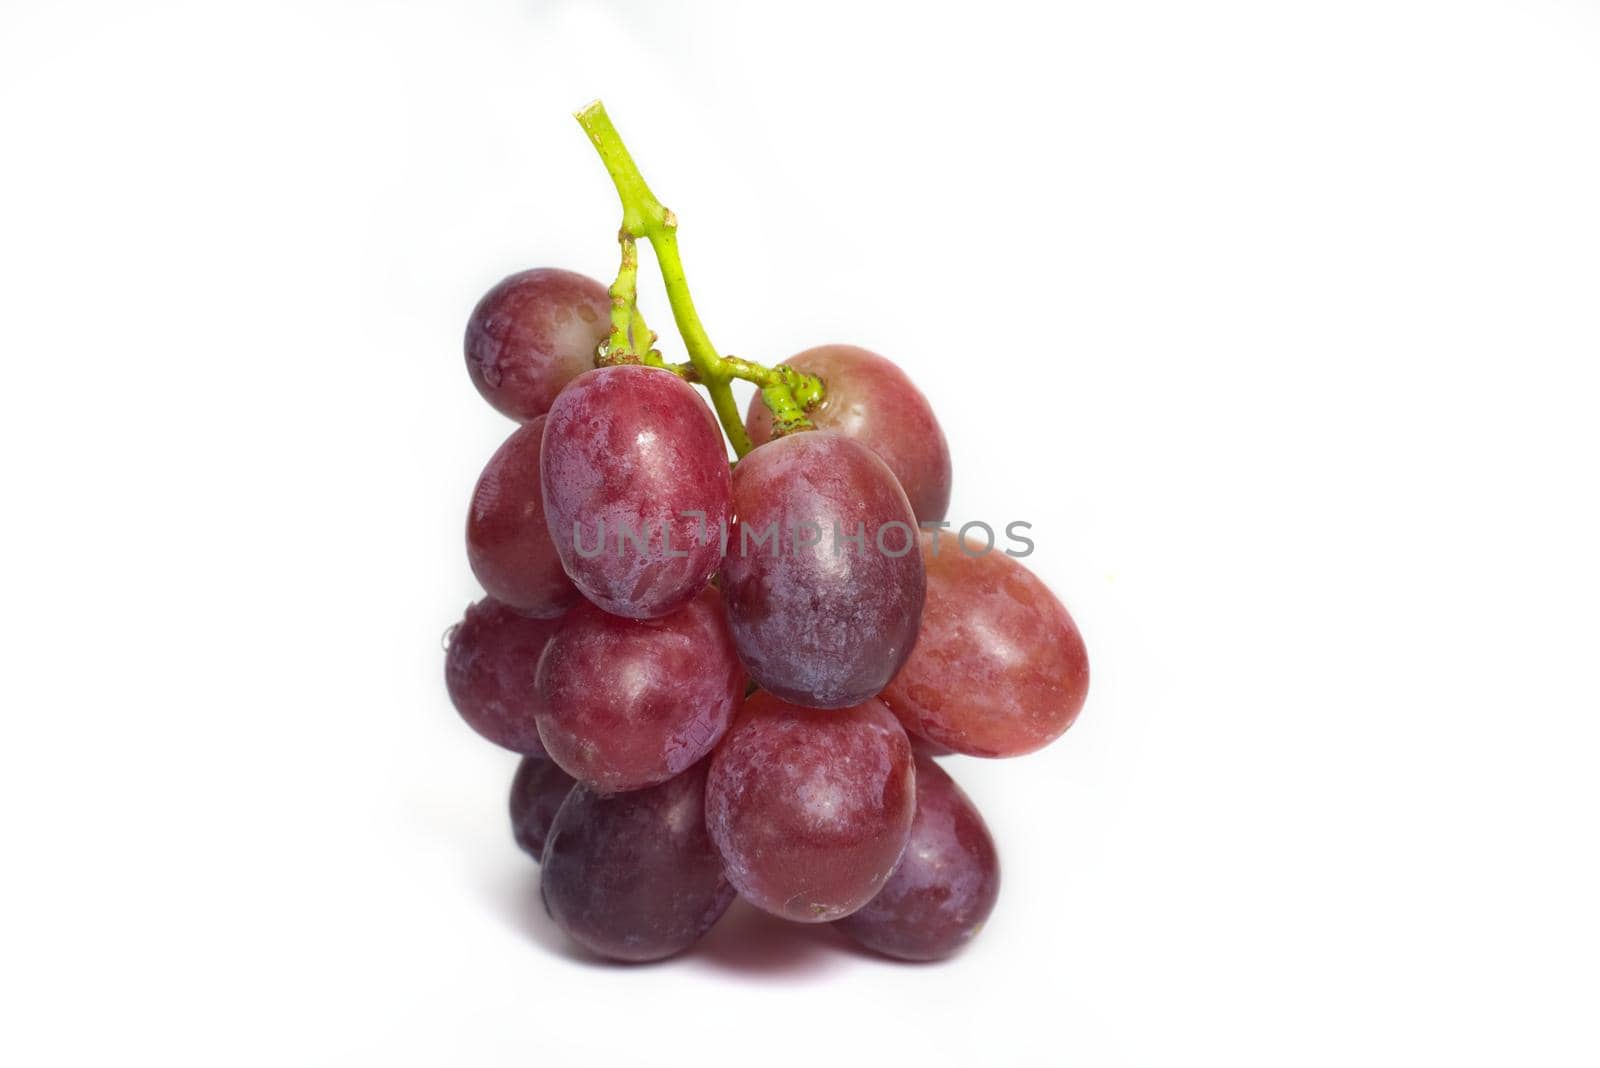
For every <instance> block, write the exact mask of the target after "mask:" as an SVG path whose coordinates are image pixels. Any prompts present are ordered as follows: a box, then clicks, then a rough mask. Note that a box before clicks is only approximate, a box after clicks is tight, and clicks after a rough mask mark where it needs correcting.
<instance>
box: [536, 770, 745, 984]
mask: <svg viewBox="0 0 1600 1068" xmlns="http://www.w3.org/2000/svg"><path fill="white" fill-rule="evenodd" d="M705 783H706V765H705V764H704V763H701V764H698V765H696V766H695V767H693V768H690V769H689V770H688V771H686V772H684V773H683V774H682V775H679V776H678V777H677V778H675V779H669V780H668V781H666V782H664V783H661V784H660V785H658V786H652V787H650V788H649V789H645V790H634V791H632V792H631V793H626V794H611V795H609V796H608V795H605V794H600V793H597V792H596V791H594V790H592V789H590V788H589V787H587V786H584V785H582V784H579V785H578V786H575V787H573V789H572V793H571V794H569V795H568V796H567V800H566V802H565V803H563V804H562V806H561V811H560V812H558V813H556V819H555V823H554V824H553V825H552V826H551V828H550V834H549V838H548V839H547V840H546V842H545V847H544V857H543V860H542V861H541V868H542V873H541V880H540V881H541V887H542V889H543V893H544V903H545V908H546V909H548V910H549V912H550V916H551V918H552V919H554V920H555V921H556V923H557V924H558V925H560V927H561V929H562V930H564V931H566V932H567V934H568V935H570V936H571V937H572V938H573V939H574V940H575V941H577V942H578V943H580V944H581V945H583V946H585V947H587V948H588V949H589V950H591V951H593V952H595V953H598V954H599V955H600V956H602V957H610V958H612V959H615V960H623V961H649V960H660V959H661V958H662V957H670V956H671V955H672V954H674V953H677V952H679V951H681V950H683V949H686V948H688V947H689V946H690V945H692V944H693V943H694V942H695V941H696V940H698V939H699V938H700V936H701V935H703V934H705V933H706V932H707V931H708V930H710V929H711V925H712V924H714V923H716V922H717V919H718V918H719V917H720V916H721V915H722V913H723V912H724V911H725V910H726V909H727V907H728V904H729V903H730V902H731V901H732V900H733V896H734V895H733V887H732V886H730V885H729V883H728V880H727V878H726V877H725V876H724V875H723V873H722V862H721V860H719V859H718V857H717V853H716V851H715V850H714V849H712V847H711V840H710V839H709V838H708V837H707V836H706V823H705Z"/></svg>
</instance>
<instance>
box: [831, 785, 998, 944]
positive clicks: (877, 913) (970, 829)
mask: <svg viewBox="0 0 1600 1068" xmlns="http://www.w3.org/2000/svg"><path fill="white" fill-rule="evenodd" d="M999 896H1000V855H999V853H998V852H996V850H995V847H994V839H993V838H992V837H991V836H990V835H989V828H988V827H987V826H986V825H985V824H984V822H983V817H982V816H980V815H979V814H978V810H977V808H975V807H974V806H973V804H972V800H971V799H970V798H968V797H967V795H966V794H965V793H964V792H963V791H962V789H961V787H959V786H957V785H956V783H955V780H953V779H951V778H950V776H949V775H948V774H947V773H946V772H945V770H944V769H943V768H941V767H939V765H937V764H935V763H934V762H933V761H932V760H931V759H930V758H928V757H926V756H918V757H917V818H916V819H915V820H914V821H913V822H912V824H911V838H910V841H908V842H907V843H906V851H905V854H904V855H903V856H902V857H901V858H900V863H899V864H897V865H896V866H895V869H894V874H893V875H891V876H889V881H888V882H887V883H885V884H884V886H883V889H882V890H880V891H879V892H878V896H877V897H874V898H873V899H872V900H871V901H869V902H867V904H866V906H865V907H863V908H861V909H860V910H858V911H856V912H853V913H851V914H850V915H849V916H846V917H845V918H844V919H842V920H840V921H839V923H838V927H839V929H840V930H841V931H843V932H844V933H845V934H847V935H849V936H850V937H851V938H853V939H855V940H856V941H857V942H859V943H861V944H862V945H864V946H866V947H867V948H868V949H874V950H877V951H878V952H879V953H883V954H886V955H888V956H891V957H899V958H900V959H901V960H938V959H939V958H941V957H948V956H949V955H950V954H952V953H954V952H955V951H956V950H958V949H960V948H961V947H962V946H964V945H966V944H967V942H969V941H970V940H971V939H972V936H973V935H975V934H977V933H978V929H979V928H981V927H982V926H983V924H984V921H985V920H987V919H988V918H989V913H990V912H992V911H994V903H995V899H996V898H998V897H999Z"/></svg>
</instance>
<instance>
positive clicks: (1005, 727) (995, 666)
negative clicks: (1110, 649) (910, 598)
mask: <svg viewBox="0 0 1600 1068" xmlns="http://www.w3.org/2000/svg"><path fill="white" fill-rule="evenodd" d="M936 544H937V545H938V551H937V552H935V551H934V547H935V545H936ZM982 549H983V546H982V545H974V544H973V543H972V542H960V541H959V540H958V538H957V537H956V536H954V535H946V536H944V537H942V538H939V539H937V542H936V541H935V539H934V537H933V536H932V535H931V534H928V533H924V534H923V536H922V556H923V561H924V562H925V563H926V565H927V568H928V598H927V602H926V604H925V605H924V606H923V610H922V633H921V635H920V636H919V637H918V638H917V646H916V648H915V649H914V650H912V652H911V656H910V658H909V659H908V660H907V661H906V663H905V666H904V667H903V668H901V669H900V672H899V674H897V675H896V676H895V677H894V681H892V682H890V683H889V685H888V686H887V687H886V688H885V689H884V691H883V693H882V695H881V696H882V698H883V702H884V703H885V704H887V705H888V706H889V708H890V710H892V711H893V712H894V714H895V715H896V716H898V717H900V722H901V723H903V724H904V725H905V728H906V730H907V731H909V732H911V733H912V734H914V735H917V736H919V737H922V738H926V739H928V740H929V741H931V742H934V743H937V744H938V745H942V746H945V747H946V748H948V749H953V750H955V751H956V752H958V753H966V754H968V755H969V756H982V757H1007V756H1018V755H1020V754H1022V753H1031V752H1033V751H1034V750H1035V749H1038V748H1040V747H1041V746H1044V745H1047V744H1048V743H1050V742H1051V741H1054V740H1055V739H1056V738H1057V737H1059V736H1060V735H1061V733H1062V732H1063V731H1065V730H1066V729H1067V728H1068V727H1070V726H1071V725H1072V722H1073V720H1075V719H1077V716H1078V712H1079V710H1080V709H1082V708H1083V702H1084V699H1085V697H1086V696H1087V695H1088V692H1089V654H1088V653H1087V651H1085V649H1084V646H1083V638H1082V636H1081V635H1079V633H1078V628H1077V626H1076V625H1075V624H1074V623H1073V622H1072V617H1071V616H1070V615H1068V614H1067V610H1066V609H1065V608H1064V607H1062V604H1061V602H1060V601H1058V600H1056V598H1055V596H1054V595H1053V594H1052V593H1051V592H1050V590H1049V588H1048V587H1046V586H1045V584H1044V583H1043V582H1041V581H1039V579H1038V578H1037V577H1035V576H1034V574H1033V572H1031V571H1029V570H1028V569H1027V568H1026V567H1024V566H1022V564H1020V563H1018V562H1017V561H1016V560H1014V559H1013V558H1011V557H1009V556H1007V555H1006V554H1005V553H1003V552H1000V551H998V550H991V551H989V552H988V553H985V554H983V555H976V554H978V553H979V552H980V551H981V550H982Z"/></svg>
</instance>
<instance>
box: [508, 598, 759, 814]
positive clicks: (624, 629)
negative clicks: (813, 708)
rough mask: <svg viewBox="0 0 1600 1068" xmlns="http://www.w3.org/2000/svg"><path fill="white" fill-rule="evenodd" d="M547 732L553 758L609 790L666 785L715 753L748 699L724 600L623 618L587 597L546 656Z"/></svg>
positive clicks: (542, 666)
mask: <svg viewBox="0 0 1600 1068" xmlns="http://www.w3.org/2000/svg"><path fill="white" fill-rule="evenodd" d="M538 681H539V696H540V700H541V704H542V707H541V709H540V712H539V735H540V737H541V738H542V739H543V740H544V746H545V749H546V750H547V751H548V752H549V754H550V757H551V759H553V760H554V761H555V762H556V763H558V764H560V765H561V766H562V768H564V769H565V770H566V771H567V772H568V773H569V774H571V775H572V776H574V777H575V778H577V779H578V780H580V781H581V782H584V783H586V784H587V785H590V786H593V787H594V788H595V789H597V790H600V791H602V792H606V793H612V792H616V791H618V790H637V789H639V788H640V787H644V786H652V785H654V784H656V783H658V782H665V781H666V780H667V779H670V778H672V777H673V776H674V775H676V774H678V773H679V772H681V771H683V770H684V769H685V768H687V767H688V766H689V765H691V764H693V763H695V762H696V761H698V760H700V758H701V757H703V756H705V755H706V754H707V753H709V752H710V751H711V749H712V747H713V746H715V745H716V744H717V742H718V741H720V740H721V739H722V736H723V734H724V733H726V732H727V729H728V723H729V722H730V721H731V720H732V719H733V714H734V712H735V711H736V710H737V709H738V707H739V702H740V700H741V699H743V697H744V668H743V667H742V666H740V664H739V658H738V656H737V654H735V653H734V650H733V639H732V638H730V637H729V636H728V624H727V620H726V619H725V618H724V615H723V611H722V598H721V597H719V596H718V595H717V591H716V590H714V589H712V588H710V587H707V588H706V589H704V590H702V591H700V593H699V595H698V596H697V597H695V599H694V600H692V601H690V602H689V603H688V604H686V605H684V606H683V607H682V608H680V609H678V610H677V611H676V612H674V613H672V614H671V615H670V616H664V617H662V618H661V619H645V620H639V619H623V618H621V617H619V616H612V615H607V614H606V613H605V612H602V611H601V610H600V609H599V608H596V607H595V606H594V605H592V604H589V603H588V602H587V601H584V602H580V603H579V604H578V605H577V606H575V607H574V608H573V609H572V611H571V612H570V613H569V614H568V615H567V618H566V619H565V620H563V621H562V623H561V627H560V629H559V630H557V631H556V633H555V636H554V637H553V638H551V639H550V644H549V646H547V647H546V649H545V653H544V659H543V660H541V661H540V663H539V676H538Z"/></svg>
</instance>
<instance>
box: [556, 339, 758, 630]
mask: <svg viewBox="0 0 1600 1068" xmlns="http://www.w3.org/2000/svg"><path fill="white" fill-rule="evenodd" d="M540 466H541V470H542V472H543V479H544V503H545V518H546V520H547V522H548V524H549V528H550V534H551V538H552V540H554V542H555V545H556V550H557V552H558V553H560V556H561V563H562V566H563V567H564V568H565V569H566V572H567V575H568V576H569V577H571V579H572V581H573V582H574V583H575V584H576V585H577V587H578V589H579V591H581V592H582V593H583V595H584V596H585V597H587V598H589V600H591V601H593V602H594V603H595V604H597V605H599V606H600V607H601V608H603V609H605V610H606V611H607V612H610V613H611V614H612V615H619V616H628V617H630V618H633V619H648V618H653V617H658V616H664V615H666V614H667V613H669V612H672V611H675V610H676V609H678V608H680V607H682V606H683V605H684V604H686V603H687V602H688V601H689V599H690V598H692V597H693V596H694V595H695V594H696V593H698V592H699V591H700V590H701V589H702V588H703V587H704V586H705V585H706V583H707V582H708V581H709V580H710V578H711V573H712V572H713V571H715V570H716V568H717V564H718V562H719V560H720V559H721V556H722V546H721V532H722V530H724V529H725V527H726V524H727V523H728V522H729V521H730V518H731V516H730V508H731V503H730V501H731V489H730V485H731V484H730V478H729V474H728V454H727V448H726V446H725V445H724V444H723V439H722V431H721V430H720V429H719V428H718V426H717V422H716V420H715V418H714V417H713V416H712V414H711V410H710V409H709V408H708V407H707V406H706V404H705V402H704V401H703V400H701V399H700V395H699V394H698V393H696V392H695V390H694V387H692V386H690V385H689V384H688V383H687V382H685V381H683V379H681V378H679V377H677V376H676V375H674V374H672V373H670V372H668V371H663V370H659V369H657V368H651V367H643V366H639V365H623V366H617V367H603V368H599V369H597V370H593V371H589V372H587V373H585V374H583V375H581V376H579V377H578V378H577V379H575V380H574V381H573V382H572V384H571V385H569V386H568V387H567V388H566V390H565V391H563V392H562V394H561V396H560V397H558V398H556V403H555V406H554V407H552V408H551V410H550V418H549V420H548V421H547V422H546V423H545V430H544V441H543V451H542V453H541V456H540ZM624 531H631V532H633V533H634V534H637V535H640V536H642V537H645V538H647V541H646V542H645V545H644V547H643V548H642V549H641V548H640V547H639V546H638V545H637V544H636V543H635V542H634V541H633V540H630V538H629V537H627V536H624V534H623V532H624ZM575 533H576V536H577V537H578V538H580V539H581V541H582V545H583V547H584V549H585V552H580V551H579V549H578V546H577V545H575V544H574V537H575ZM601 533H603V534H604V539H603V542H602V541H601V540H600V539H599V537H598V535H599V534H601ZM664 535H665V536H664ZM669 542H670V544H669ZM596 549H597V550H598V552H595V551H593V550H596ZM586 553H587V555H586Z"/></svg>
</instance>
